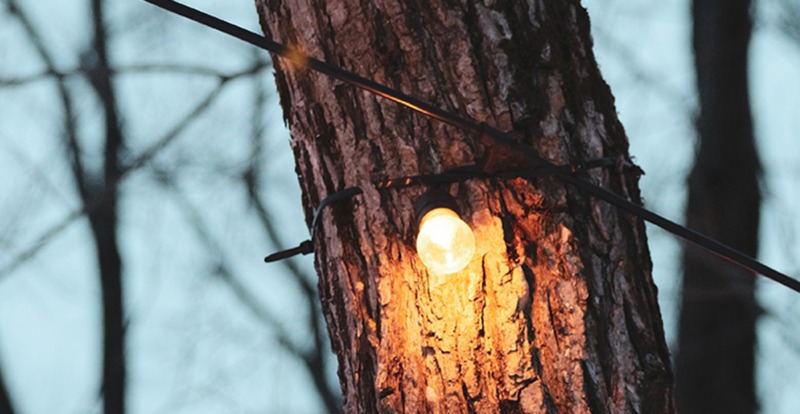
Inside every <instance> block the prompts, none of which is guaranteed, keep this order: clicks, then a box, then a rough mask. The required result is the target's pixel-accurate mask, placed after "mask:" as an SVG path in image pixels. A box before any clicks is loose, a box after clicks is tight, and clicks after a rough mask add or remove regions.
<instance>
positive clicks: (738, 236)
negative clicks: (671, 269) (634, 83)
mask: <svg viewBox="0 0 800 414" xmlns="http://www.w3.org/2000/svg"><path fill="white" fill-rule="evenodd" d="M693 16H694V51H695V66H696V70H697V86H698V90H699V93H700V118H699V120H698V123H697V129H698V132H699V138H700V143H699V151H698V153H697V156H696V160H695V166H694V168H693V169H692V173H691V175H690V177H689V202H688V206H687V210H686V222H687V224H688V226H689V227H690V228H693V229H695V230H698V231H700V232H701V233H704V234H707V235H709V236H711V237H713V238H715V239H717V240H719V241H721V242H723V243H725V244H727V245H728V246H731V247H733V248H735V249H738V250H739V251H742V252H744V253H746V254H748V255H750V256H753V257H755V256H756V254H757V250H758V221H759V206H760V195H759V186H758V179H759V174H760V171H761V170H760V164H759V160H758V154H757V152H756V148H755V142H754V138H753V126H752V121H751V117H750V102H749V97H748V96H749V95H748V92H747V88H748V83H747V49H748V46H749V43H750V32H751V26H752V25H751V22H750V1H749V0H736V1H730V0H695V1H694V8H693ZM754 287H755V278H754V275H753V274H752V273H750V272H747V271H744V270H742V269H740V268H738V267H736V266H734V265H732V264H730V263H727V262H725V261H722V260H720V259H718V258H716V257H714V256H712V255H710V254H708V253H706V252H704V251H701V250H699V249H698V248H696V247H694V246H687V248H686V250H685V252H684V276H683V300H682V302H683V303H682V308H681V316H680V331H679V341H680V343H679V347H678V348H679V349H678V357H677V365H676V368H677V374H678V381H677V402H678V407H679V411H680V412H681V413H682V414H691V413H726V414H729V413H742V414H747V413H754V412H756V409H757V404H756V398H755V384H754V379H753V366H754V348H755V339H756V336H755V323H756V317H757V316H758V309H759V308H758V306H757V304H756V301H755V296H754V293H753V292H754Z"/></svg>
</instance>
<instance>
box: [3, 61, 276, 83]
mask: <svg viewBox="0 0 800 414" xmlns="http://www.w3.org/2000/svg"><path fill="white" fill-rule="evenodd" d="M270 67H272V64H271V63H270V62H269V61H264V62H262V63H261V66H259V67H257V68H255V70H257V71H260V70H263V69H267V68H270ZM249 70H253V69H249ZM110 71H111V73H112V75H130V74H152V73H169V74H183V75H197V76H207V77H215V78H220V79H225V78H235V77H238V76H241V74H240V72H235V73H226V72H223V71H220V70H217V69H215V68H212V67H208V66H199V65H183V64H174V63H154V64H143V65H125V66H120V67H112V68H110ZM83 75H85V71H84V69H82V68H76V69H70V70H67V71H58V70H53V71H51V70H45V71H43V72H41V73H35V74H31V75H25V76H20V77H15V78H6V79H0V87H14V86H24V85H27V84H30V83H35V82H39V81H43V80H50V79H51V78H53V77H55V78H69V77H73V76H83Z"/></svg>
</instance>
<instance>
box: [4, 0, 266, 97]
mask: <svg viewBox="0 0 800 414" xmlns="http://www.w3.org/2000/svg"><path fill="white" fill-rule="evenodd" d="M7 1H8V0H7ZM270 67H272V64H271V63H270V62H269V61H263V62H261V63H260V64H259V66H258V67H251V68H249V69H248V70H247V71H248V72H250V71H261V70H263V69H268V68H270ZM110 70H111V73H112V75H130V74H152V73H169V74H183V75H196V76H207V77H215V78H220V79H228V78H236V77H240V76H242V72H234V73H226V72H223V71H220V70H218V69H215V68H212V67H207V66H197V65H182V64H174V63H153V64H142V65H125V66H120V67H116V68H111V69H110ZM83 75H85V71H84V70H83V69H82V68H76V69H70V70H66V71H59V70H56V69H53V70H50V69H48V70H45V71H42V72H40V73H35V74H31V75H25V76H19V77H15V78H6V79H0V87H14V86H24V85H27V84H30V83H35V82H39V81H43V80H50V79H52V78H56V79H59V78H70V77H73V76H83Z"/></svg>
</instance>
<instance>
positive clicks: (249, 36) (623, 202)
mask: <svg viewBox="0 0 800 414" xmlns="http://www.w3.org/2000/svg"><path fill="white" fill-rule="evenodd" d="M144 1H146V2H148V3H151V4H153V5H156V6H159V7H161V8H164V9H166V10H169V11H171V12H173V13H176V14H178V15H181V16H183V17H186V18H188V19H190V20H194V21H195V22H198V23H200V24H202V25H205V26H208V27H211V28H214V29H216V30H219V31H221V32H223V33H226V34H228V35H231V36H233V37H236V38H238V39H240V40H243V41H245V42H247V43H250V44H252V45H254V46H257V47H260V48H262V49H265V50H267V51H270V52H272V53H274V54H276V55H278V56H280V57H283V58H286V59H290V60H292V61H295V62H296V63H298V61H300V62H301V63H303V64H305V65H306V66H307V67H308V68H310V69H313V70H315V71H317V72H320V73H323V74H326V75H328V76H331V77H333V78H335V79H339V80H341V81H343V82H347V83H350V84H352V85H355V86H358V87H360V88H362V89H365V90H367V91H370V92H372V93H375V94H377V95H380V96H383V97H384V98H387V99H390V100H392V101H394V102H397V103H399V104H401V105H404V106H406V107H408V108H411V109H413V110H415V111H417V112H420V113H422V114H425V115H427V116H429V117H432V118H435V119H438V120H440V121H442V122H445V123H447V124H450V125H452V126H455V127H457V128H460V129H462V130H464V131H466V132H469V133H473V134H480V135H481V138H482V141H481V142H482V143H484V144H486V145H492V144H493V143H495V144H496V143H499V144H502V145H504V146H506V147H507V149H509V150H512V151H517V152H519V153H520V154H523V155H525V157H527V158H528V159H529V160H531V161H533V163H535V164H536V165H538V166H541V167H547V168H557V167H559V166H556V165H554V164H552V163H550V162H549V161H547V160H545V159H543V158H541V157H540V156H539V153H538V152H537V151H536V150H535V149H533V148H532V147H529V146H527V145H523V144H520V143H518V142H517V141H515V140H513V139H511V138H510V137H509V135H508V134H507V133H505V132H502V131H500V130H498V129H496V128H494V127H492V126H490V125H488V124H486V123H480V124H479V123H477V122H475V121H472V120H468V119H464V118H462V117H460V116H458V115H455V114H452V113H449V112H447V111H444V110H442V109H439V108H436V107H434V106H433V105H431V104H428V103H426V102H423V101H421V100H419V99H416V98H414V97H411V96H408V95H405V94H403V93H402V92H399V91H397V90H394V89H391V88H389V87H386V86H384V85H381V84H379V83H377V82H374V81H371V80H369V79H366V78H363V77H361V76H358V75H356V74H354V73H352V72H349V71H346V70H344V69H341V68H338V67H336V66H333V65H331V64H329V63H326V62H322V61H320V60H317V59H314V58H311V57H302V58H300V59H298V57H299V56H298V55H297V51H294V50H292V49H290V48H288V47H286V46H284V45H282V44H280V43H277V42H273V41H271V40H269V39H267V38H265V37H263V36H261V35H258V34H256V33H253V32H251V31H249V30H246V29H243V28H241V27H238V26H236V25H233V24H231V23H228V22H226V21H224V20H221V19H219V18H216V17H214V16H211V15H209V14H206V13H203V12H201V11H199V10H196V9H193V8H191V7H188V6H186V5H183V4H180V3H177V2H175V1H173V0H144ZM484 137H489V139H490V141H488V142H487V141H483V138H484ZM555 175H556V176H558V177H559V178H561V179H563V180H564V181H566V182H568V183H570V184H572V185H574V186H576V187H578V188H579V189H581V190H584V191H586V192H587V193H589V194H591V195H593V196H595V197H597V198H600V199H602V200H604V201H606V202H608V203H610V204H612V205H615V206H617V207H619V208H621V209H623V210H625V211H627V212H629V213H631V214H634V215H636V216H638V217H640V218H642V219H644V220H646V221H649V222H650V223H653V224H655V225H656V226H659V227H661V228H662V229H664V230H666V231H668V232H670V233H672V234H674V235H676V236H679V237H681V238H683V239H685V240H687V241H690V242H692V243H695V244H697V245H698V246H700V247H703V248H705V249H707V250H709V251H710V252H712V253H714V254H716V255H718V256H720V257H722V258H724V259H726V260H729V261H731V262H733V263H735V264H737V265H739V266H741V267H743V268H745V269H748V270H750V271H752V272H754V273H759V274H761V275H763V276H766V277H768V278H770V279H772V280H774V281H776V282H778V283H780V284H782V285H784V286H786V287H788V288H789V289H792V290H794V291H796V292H798V293H800V281H798V280H796V279H792V278H790V277H789V276H786V275H784V274H783V273H781V272H778V271H777V270H775V269H772V268H770V267H769V266H766V265H764V264H763V263H761V262H759V261H757V260H755V259H753V258H752V257H750V256H747V255H746V254H744V253H742V252H739V251H737V250H735V249H732V248H730V247H728V246H726V245H724V244H722V243H720V242H718V241H716V240H714V239H711V238H709V237H706V236H704V235H702V234H700V233H697V232H695V231H692V230H689V229H688V228H686V227H683V226H681V225H679V224H677V223H675V222H673V221H671V220H668V219H666V218H664V217H661V216H659V215H658V214H655V213H653V212H651V211H649V210H647V209H645V208H643V207H641V206H639V205H637V204H635V203H632V202H631V201H629V200H627V199H625V198H622V197H620V196H618V195H616V194H614V193H612V192H610V191H608V190H605V189H603V188H601V187H599V186H597V185H595V184H592V183H590V182H588V181H585V180H583V179H580V178H578V177H576V176H574V175H572V174H570V173H566V172H560V173H556V174H555ZM312 229H313V228H312ZM306 249H307V248H306ZM312 249H313V248H312Z"/></svg>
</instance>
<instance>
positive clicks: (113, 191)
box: [76, 0, 126, 414]
mask: <svg viewBox="0 0 800 414" xmlns="http://www.w3.org/2000/svg"><path fill="white" fill-rule="evenodd" d="M105 5H106V3H105V0H92V2H91V7H92V8H91V10H92V23H93V28H94V37H93V41H92V46H91V50H90V51H89V52H88V53H89V55H88V56H87V57H86V58H87V60H88V62H87V63H86V65H87V66H85V67H84V70H85V71H86V76H87V78H88V80H89V83H90V84H91V85H92V87H93V88H94V90H95V93H96V94H97V98H98V99H99V101H100V103H101V105H102V108H103V115H104V120H105V148H104V149H103V172H102V178H100V177H97V176H90V178H88V179H86V178H84V179H80V177H76V179H77V180H78V181H79V186H80V189H81V190H80V191H81V195H82V196H83V200H84V204H85V205H93V204H94V205H95V207H96V208H87V216H88V217H89V223H90V224H91V229H92V235H93V236H94V240H95V246H96V247H97V261H98V267H99V270H100V288H101V295H102V306H103V380H102V395H103V411H104V412H105V413H106V414H124V413H125V382H126V364H125V314H124V313H125V311H124V309H125V308H124V306H123V293H122V258H121V257H120V253H119V245H118V243H117V205H118V192H117V185H118V184H119V178H120V176H121V175H122V167H121V163H120V149H121V148H122V146H123V133H122V129H121V122H120V117H119V111H118V110H117V98H116V92H115V89H114V84H113V73H112V71H111V65H110V62H109V56H108V42H107V41H108V33H107V31H106V28H105ZM87 175H89V174H86V173H84V174H83V176H84V177H85V176H87ZM98 175H99V174H98ZM97 182H99V183H101V184H100V185H97V184H95V183H97ZM95 203H96V204H95Z"/></svg>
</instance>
